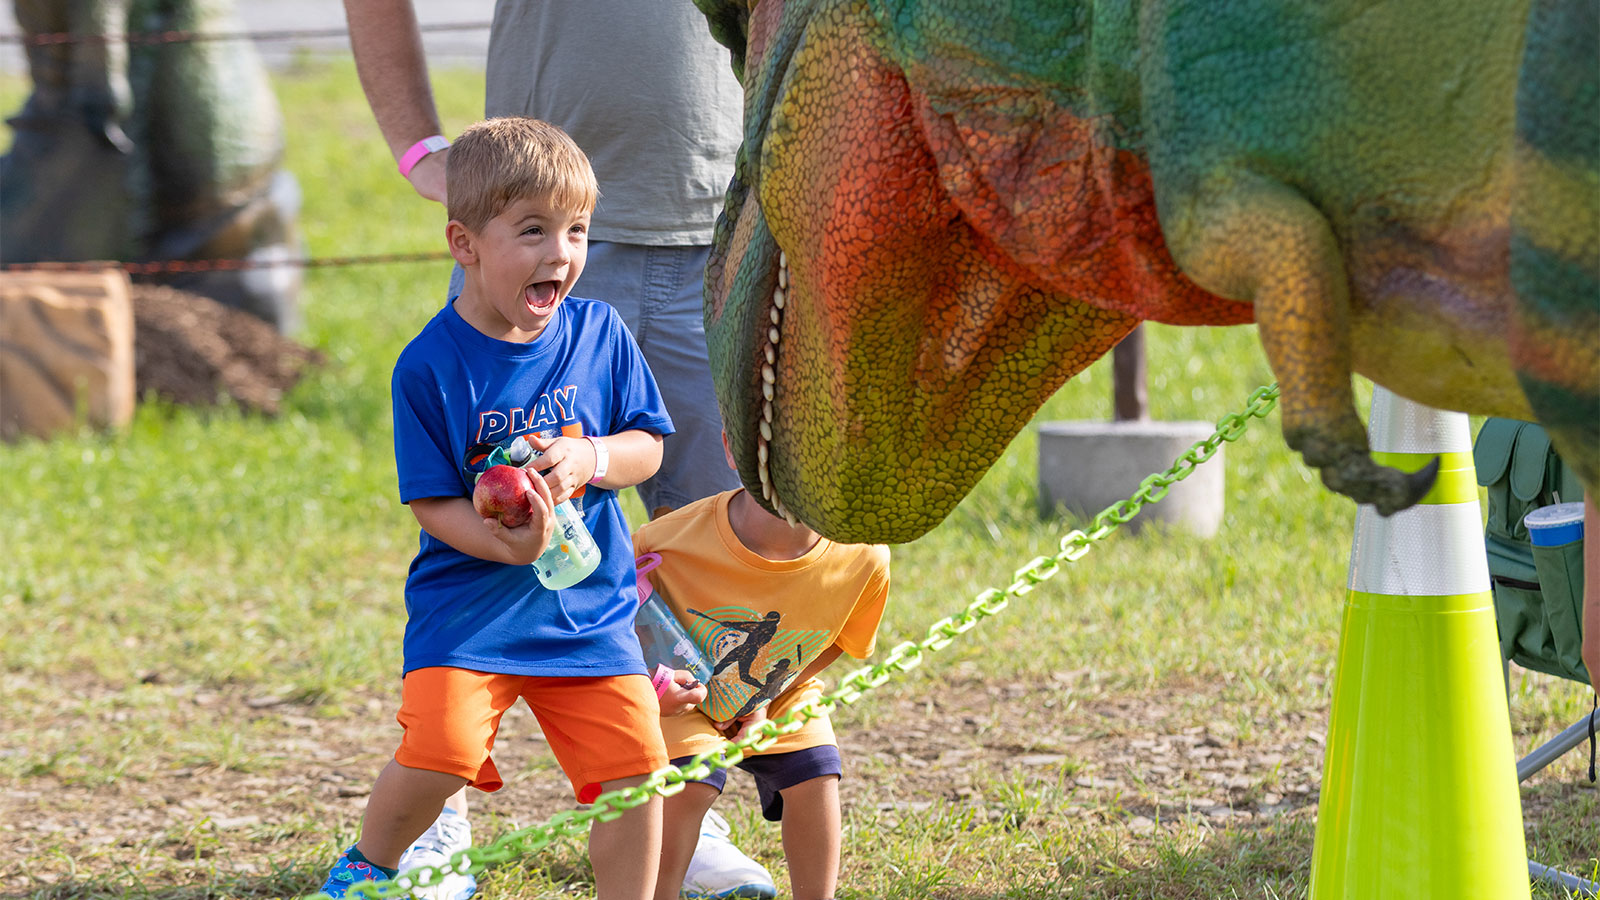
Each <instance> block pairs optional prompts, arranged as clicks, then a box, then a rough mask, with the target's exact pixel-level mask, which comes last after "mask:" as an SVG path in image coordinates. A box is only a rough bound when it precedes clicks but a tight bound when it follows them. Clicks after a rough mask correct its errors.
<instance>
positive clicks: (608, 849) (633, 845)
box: [362, 775, 661, 900]
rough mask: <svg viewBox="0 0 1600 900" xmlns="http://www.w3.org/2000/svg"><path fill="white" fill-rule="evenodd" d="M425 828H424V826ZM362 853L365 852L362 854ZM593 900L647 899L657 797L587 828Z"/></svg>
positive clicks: (654, 863)
mask: <svg viewBox="0 0 1600 900" xmlns="http://www.w3.org/2000/svg"><path fill="white" fill-rule="evenodd" d="M644 780H645V776H643V775H637V776H634V777H632V778H619V779H617V780H616V781H604V782H601V787H602V788H603V789H604V791H605V792H608V793H609V792H610V791H615V790H618V789H621V788H628V787H634V786H637V785H639V784H642V783H644ZM424 827H426V826H424ZM362 852H365V851H362ZM589 863H590V865H592V866H593V868H594V888H595V898H596V900H651V895H652V894H653V893H655V886H656V869H657V868H658V867H659V866H660V865H661V798H660V797H652V798H651V800H650V802H649V803H646V804H644V805H643V806H640V807H637V808H635V809H630V810H628V811H627V812H625V813H623V814H622V815H621V816H619V817H617V818H615V819H612V820H611V821H609V822H596V823H594V825H593V827H591V828H590V829H589Z"/></svg>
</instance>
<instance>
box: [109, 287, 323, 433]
mask: <svg viewBox="0 0 1600 900" xmlns="http://www.w3.org/2000/svg"><path fill="white" fill-rule="evenodd" d="M133 317H134V339H133V348H134V357H135V363H134V365H135V375H134V378H135V382H136V384H137V390H138V393H139V396H140V397H141V398H143V397H145V396H146V395H147V394H149V393H154V394H156V395H158V396H160V397H162V398H163V399H165V400H167V401H170V402H172V403H176V404H180V405H189V406H195V405H198V406H207V405H211V404H214V403H216V402H217V401H218V399H219V398H226V399H228V400H232V401H233V402H235V403H237V404H238V405H239V406H240V407H242V408H244V409H246V410H249V411H251V412H259V413H265V414H268V415H272V414H276V413H277V412H278V406H279V403H280V402H281V400H282V399H283V395H284V393H285V392H286V391H288V390H289V389H290V388H291V387H293V386H294V384H295V382H297V381H299V379H300V377H301V376H302V375H303V374H305V372H306V370H307V369H308V368H309V367H311V366H315V365H318V364H320V363H321V362H322V354H320V353H318V352H317V351H316V350H312V349H310V348H307V347H304V346H301V345H300V344H299V343H297V342H295V341H294V340H293V339H291V338H288V337H285V336H283V335H281V334H279V333H278V332H277V330H276V329H274V328H273V327H272V326H270V325H268V324H266V323H265V322H263V321H261V320H260V319H258V318H256V317H255V316H252V315H250V314H249V313H245V312H240V311H239V310H236V309H231V308H229V307H227V306H223V305H222V304H220V303H218V302H216V301H215V300H212V299H210V298H209V297H202V296H200V295H199V294H192V293H189V292H187V291H180V290H177V289H174V288H170V287H164V286H160V285H151V284H135V285H134V286H133Z"/></svg>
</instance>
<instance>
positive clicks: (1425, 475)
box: [1386, 456, 1439, 515]
mask: <svg viewBox="0 0 1600 900" xmlns="http://www.w3.org/2000/svg"><path fill="white" fill-rule="evenodd" d="M1438 477H1439V457H1437V456H1435V457H1434V458H1433V460H1432V461H1431V462H1429V463H1428V464H1427V465H1425V466H1423V467H1422V468H1420V469H1418V470H1417V471H1415V472H1412V473H1410V474H1408V475H1406V476H1405V484H1406V493H1405V498H1404V501H1403V502H1402V503H1401V504H1400V506H1399V507H1398V509H1397V510H1396V511H1397V512H1398V511H1399V510H1400V509H1407V508H1410V507H1412V506H1415V505H1416V504H1417V503H1418V501H1420V500H1421V499H1422V498H1423V497H1425V496H1427V495H1428V492H1429V491H1431V490H1433V483H1434V481H1435V480H1436V479H1437V478H1438ZM1386 515H1387V514H1386Z"/></svg>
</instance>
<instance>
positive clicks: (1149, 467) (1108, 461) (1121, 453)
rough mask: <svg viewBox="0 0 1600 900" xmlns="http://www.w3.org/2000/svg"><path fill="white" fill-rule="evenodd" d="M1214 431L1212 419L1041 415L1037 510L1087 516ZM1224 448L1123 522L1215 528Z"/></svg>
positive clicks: (1200, 531) (1205, 533)
mask: <svg viewBox="0 0 1600 900" xmlns="http://www.w3.org/2000/svg"><path fill="white" fill-rule="evenodd" d="M1215 430H1216V426H1215V425H1213V424H1212V423H1210V422H1160V421H1142V422H1046V423H1044V424H1042V425H1040V426H1039V505H1040V511H1041V513H1042V514H1044V515H1054V514H1056V513H1057V512H1058V511H1059V510H1060V509H1066V510H1069V511H1071V512H1073V513H1075V514H1077V515H1079V516H1082V517H1084V518H1088V517H1091V516H1093V515H1094V514H1095V513H1098V512H1100V511H1101V510H1102V509H1105V508H1106V507H1108V506H1110V505H1111V504H1113V503H1117V502H1119V501H1122V500H1126V499H1127V498H1128V496H1129V495H1131V494H1132V493H1133V492H1134V491H1135V490H1137V489H1138V488H1139V482H1141V481H1143V480H1144V479H1145V477H1146V476H1147V475H1150V474H1151V473H1153V472H1164V471H1166V470H1167V468H1168V467H1170V466H1171V465H1172V463H1173V462H1174V461H1175V460H1176V459H1177V458H1178V457H1179V456H1181V455H1183V453H1184V451H1186V450H1188V449H1189V448H1190V447H1191V446H1193V445H1194V444H1195V443H1196V442H1197V441H1202V440H1205V439H1206V438H1208V437H1210V436H1211V433H1212V432H1213V431H1215ZM1223 455H1224V450H1223V449H1218V451H1217V454H1216V455H1215V456H1214V457H1212V458H1211V460H1210V461H1209V462H1207V463H1206V464H1205V465H1202V466H1200V467H1198V468H1197V469H1195V471H1194V473H1193V474H1191V475H1190V476H1189V477H1188V478H1187V479H1185V480H1183V481H1180V482H1176V483H1174V484H1173V485H1172V487H1171V489H1170V490H1169V491H1168V493H1167V496H1166V497H1164V498H1163V499H1162V500H1161V501H1160V502H1158V503H1151V504H1146V505H1145V507H1144V508H1143V509H1142V510H1140V512H1139V514H1138V515H1137V516H1135V517H1134V519H1133V520H1132V521H1131V522H1129V523H1128V524H1127V525H1124V526H1123V527H1124V528H1132V529H1135V530H1137V529H1138V528H1139V526H1140V525H1141V524H1143V523H1145V522H1150V521H1159V522H1166V523H1168V524H1170V525H1172V526H1173V527H1177V528H1183V529H1185V530H1187V531H1190V532H1192V533H1194V534H1197V535H1199V536H1201V537H1211V536H1212V535H1214V534H1216V533H1217V529H1218V528H1219V527H1221V525H1222V513H1223V510H1224V499H1223V485H1224V479H1223Z"/></svg>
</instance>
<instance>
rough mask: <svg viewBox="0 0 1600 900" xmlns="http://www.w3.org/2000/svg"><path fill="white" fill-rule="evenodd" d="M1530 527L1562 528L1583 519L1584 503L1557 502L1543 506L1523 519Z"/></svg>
mask: <svg viewBox="0 0 1600 900" xmlns="http://www.w3.org/2000/svg"><path fill="white" fill-rule="evenodd" d="M1522 521H1523V524H1525V525H1527V526H1528V528H1530V529H1534V528H1560V527H1561V526H1563V525H1571V524H1573V523H1574V522H1582V521H1583V504H1582V503H1579V502H1573V503H1557V504H1554V505H1552V506H1541V507H1539V508H1538V509H1536V510H1533V511H1532V512H1530V513H1528V514H1527V515H1526V516H1524V517H1523V519H1522Z"/></svg>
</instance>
